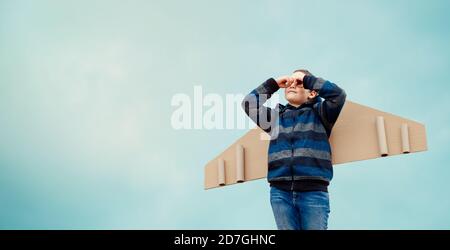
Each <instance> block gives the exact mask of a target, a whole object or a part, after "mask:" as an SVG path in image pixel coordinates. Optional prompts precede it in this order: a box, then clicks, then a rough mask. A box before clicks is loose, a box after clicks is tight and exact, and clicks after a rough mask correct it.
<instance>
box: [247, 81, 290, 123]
mask: <svg viewBox="0 0 450 250" xmlns="http://www.w3.org/2000/svg"><path fill="white" fill-rule="evenodd" d="M288 80H289V76H282V77H280V78H278V79H277V80H275V79H273V78H269V79H267V80H266V81H265V82H264V83H262V84H261V85H259V86H258V87H257V88H256V89H254V90H252V92H250V93H249V94H248V95H246V96H245V98H244V100H243V101H242V103H241V106H242V108H243V109H244V111H245V113H246V114H247V115H248V116H249V117H250V118H251V119H252V120H253V121H254V122H255V123H256V125H258V127H260V128H261V129H263V130H264V131H266V132H269V131H270V125H271V120H272V119H271V118H272V117H274V116H273V114H272V112H273V110H272V109H271V108H269V107H266V106H264V105H263V104H264V103H265V102H266V101H267V100H268V99H269V98H270V97H271V96H272V94H274V93H275V92H277V90H278V89H280V88H285V87H286V84H287V82H288ZM272 122H273V121H272Z"/></svg>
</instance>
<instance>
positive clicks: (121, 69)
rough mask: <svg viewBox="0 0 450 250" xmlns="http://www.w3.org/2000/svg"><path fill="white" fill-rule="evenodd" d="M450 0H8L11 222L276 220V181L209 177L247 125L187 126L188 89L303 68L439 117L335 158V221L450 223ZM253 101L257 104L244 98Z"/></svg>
mask: <svg viewBox="0 0 450 250" xmlns="http://www.w3.org/2000/svg"><path fill="white" fill-rule="evenodd" d="M449 10H450V2H449V1H437V0H434V1H419V0H417V1H399V0H389V1H387V0H386V1H380V0H377V1H350V0H346V1H325V0H321V1H230V0H227V1H206V0H205V1H126V2H124V1H118V0H117V1H113V0H108V1H106V0H105V1H87V0H80V1H56V0H54V1H49V0H48V1H44V0H41V1H31V0H29V1H24V0H18V1H12V0H11V1H9V0H2V1H0V204H1V205H0V228H1V229H138V228H144V229H147V228H148V229H275V228H276V226H275V222H274V220H273V216H272V211H271V208H270V204H269V192H268V191H269V187H268V185H267V183H266V181H265V180H259V181H254V182H249V183H245V184H242V185H233V186H230V187H226V188H221V189H215V190H211V191H204V190H203V167H204V165H205V163H206V162H208V161H209V160H210V159H212V158H213V157H214V156H216V155H217V154H218V153H220V152H221V151H222V150H223V149H225V148H226V147H227V146H228V145H229V144H230V143H232V142H234V141H235V140H236V139H237V138H239V137H240V136H241V135H243V134H244V133H245V132H246V130H173V129H172V128H171V126H170V117H171V114H172V111H173V110H175V108H174V107H172V106H171V105H170V101H171V98H172V96H173V95H174V94H176V93H186V94H188V95H190V96H192V95H193V86H194V85H201V86H202V87H203V91H204V93H219V94H221V95H225V94H226V93H241V94H245V93H247V92H249V91H250V90H251V89H252V88H254V87H255V86H257V85H258V84H260V83H261V82H262V81H264V80H265V79H267V78H269V77H274V76H278V75H282V74H289V73H290V72H291V71H292V70H293V69H296V68H307V69H309V70H310V71H311V72H313V73H314V74H315V75H318V76H321V77H324V78H326V79H329V80H332V81H333V82H335V83H337V84H339V85H340V86H341V87H343V88H344V89H345V90H346V92H347V95H348V99H349V100H352V101H356V102H359V103H361V104H364V105H368V106H371V107H374V108H377V109H381V110H384V111H387V112H390V113H394V114H397V115H400V116H403V117H408V118H410V119H413V120H416V121H419V122H422V123H424V124H426V128H427V133H428V134H427V135H428V147H429V151H427V152H424V153H417V154H411V155H403V156H395V157H388V158H383V159H376V160H371V161H362V162H355V163H351V164H344V165H338V166H336V167H335V177H334V180H333V182H332V185H331V187H330V197H331V214H330V220H329V228H330V229H450V213H449V212H450V199H449V198H448V197H449V195H448V193H449V192H450V187H449V185H448V184H447V182H448V180H449V178H450V168H449V166H448V165H449V162H450V154H449V150H448V144H449V141H450V129H449V123H450V119H449V118H450V116H449V113H450V112H449V111H448V109H449V108H450V96H449V90H450V85H449V80H450V71H449V68H450V49H449V44H450V29H449V28H448V24H449V23H450V16H449V15H448V11H449ZM239 115H242V116H243V115H244V114H243V112H241V113H240V114H239Z"/></svg>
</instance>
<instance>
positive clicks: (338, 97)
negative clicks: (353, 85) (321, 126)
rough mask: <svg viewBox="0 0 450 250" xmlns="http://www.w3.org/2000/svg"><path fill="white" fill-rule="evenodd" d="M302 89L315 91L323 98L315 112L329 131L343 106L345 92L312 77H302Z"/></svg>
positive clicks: (329, 83) (325, 81)
mask: <svg viewBox="0 0 450 250" xmlns="http://www.w3.org/2000/svg"><path fill="white" fill-rule="evenodd" d="M303 87H304V88H306V89H311V90H315V91H316V92H317V93H318V94H319V96H320V97H322V98H324V101H323V102H321V103H320V104H319V105H317V106H316V110H317V111H318V113H319V115H320V116H321V118H322V121H323V122H324V123H325V126H327V127H328V129H329V130H330V131H331V128H332V127H333V125H334V123H335V122H336V120H337V118H338V116H339V113H340V112H341V110H342V107H343V106H344V103H345V98H346V96H347V95H346V93H345V91H344V90H343V89H341V88H340V87H339V86H337V85H336V84H334V83H332V82H330V81H327V80H325V79H322V78H320V77H315V76H313V75H305V76H304V77H303Z"/></svg>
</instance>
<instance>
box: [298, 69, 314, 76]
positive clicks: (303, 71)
mask: <svg viewBox="0 0 450 250" xmlns="http://www.w3.org/2000/svg"><path fill="white" fill-rule="evenodd" d="M295 72H302V73H304V74H305V75H308V76H311V75H312V74H311V72H309V71H308V70H306V69H297V70H294V73H295Z"/></svg>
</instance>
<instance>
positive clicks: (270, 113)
mask: <svg viewBox="0 0 450 250" xmlns="http://www.w3.org/2000/svg"><path fill="white" fill-rule="evenodd" d="M280 88H285V91H284V94H285V97H286V100H287V101H288V104H287V105H282V104H277V107H276V108H275V109H271V108H268V107H265V106H263V104H264V102H265V101H266V100H267V99H268V98H270V96H271V95H272V94H273V93H275V92H276V91H277V90H278V89H280ZM322 98H323V100H322ZM345 98H346V94H345V92H344V90H343V89H341V88H339V87H338V86H337V85H336V84H334V83H332V82H330V81H327V80H324V79H322V78H317V77H315V76H314V75H312V74H311V73H310V72H309V71H307V70H296V71H294V73H293V74H292V75H291V76H282V77H279V78H277V79H276V80H275V79H273V78H270V79H268V80H267V81H266V82H264V83H263V84H261V85H260V86H259V87H257V88H256V89H255V90H253V91H252V92H251V93H250V94H248V95H247V96H246V97H245V98H244V100H243V102H242V107H243V109H244V110H245V112H246V113H247V115H248V116H249V117H250V118H252V120H253V121H255V122H256V124H257V125H258V126H259V127H261V128H262V129H263V130H264V131H266V132H267V133H269V134H270V136H271V140H270V144H269V149H268V151H269V152H268V153H269V154H268V155H269V159H268V168H269V169H268V175H267V179H268V181H269V183H270V203H271V206H272V210H273V214H274V217H275V222H276V224H277V227H278V229H293V230H310V229H312V230H326V229H327V225H328V214H329V212H330V206H329V196H328V185H329V183H330V181H331V179H332V177H333V168H332V164H331V146H330V143H329V141H328V139H329V136H330V133H331V129H332V128H333V125H334V123H335V122H336V120H337V118H338V116H339V113H340V111H341V109H342V107H343V105H344V102H345Z"/></svg>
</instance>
